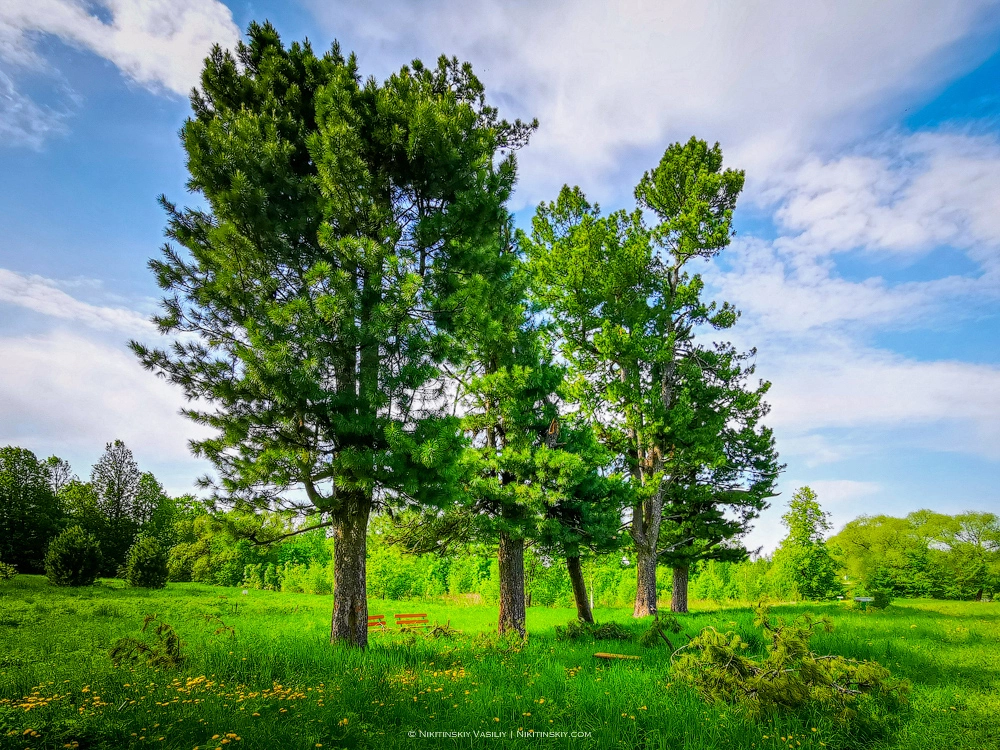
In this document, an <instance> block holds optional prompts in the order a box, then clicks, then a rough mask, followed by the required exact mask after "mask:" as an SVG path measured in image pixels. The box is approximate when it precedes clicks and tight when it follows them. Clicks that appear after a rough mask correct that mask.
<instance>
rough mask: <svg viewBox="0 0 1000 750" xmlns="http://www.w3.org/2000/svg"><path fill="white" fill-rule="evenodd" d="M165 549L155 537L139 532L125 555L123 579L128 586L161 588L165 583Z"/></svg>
mask: <svg viewBox="0 0 1000 750" xmlns="http://www.w3.org/2000/svg"><path fill="white" fill-rule="evenodd" d="M167 576H168V569H167V550H165V549H164V548H163V545H161V544H160V543H159V542H158V541H157V540H156V538H155V537H152V536H148V535H146V534H140V535H139V538H138V539H136V540H135V544H133V545H132V546H131V547H130V548H129V551H128V554H127V555H126V557H125V580H126V581H127V582H128V585H129V586H135V587H137V588H144V589H162V588H163V587H164V586H166V585H167Z"/></svg>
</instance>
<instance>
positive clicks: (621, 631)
mask: <svg viewBox="0 0 1000 750" xmlns="http://www.w3.org/2000/svg"><path fill="white" fill-rule="evenodd" d="M555 630H556V640H557V641H575V640H577V639H581V638H584V639H587V638H589V639H592V640H595V641H631V640H632V632H631V631H630V630H629V629H628V628H626V627H625V626H624V625H619V624H618V623H617V622H602V623H600V624H596V623H595V624H593V625H591V624H590V623H587V622H581V621H580V620H570V621H569V622H567V623H566V626H565V627H560V626H559V625H556V628H555Z"/></svg>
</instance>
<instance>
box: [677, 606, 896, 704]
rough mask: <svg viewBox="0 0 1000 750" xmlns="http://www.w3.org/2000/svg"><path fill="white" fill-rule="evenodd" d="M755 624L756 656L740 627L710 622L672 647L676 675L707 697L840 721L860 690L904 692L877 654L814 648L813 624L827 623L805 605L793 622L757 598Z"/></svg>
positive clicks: (887, 695) (879, 696) (828, 626)
mask: <svg viewBox="0 0 1000 750" xmlns="http://www.w3.org/2000/svg"><path fill="white" fill-rule="evenodd" d="M755 625H756V626H757V627H759V628H762V629H763V631H764V633H763V635H764V640H765V647H766V650H765V654H764V655H763V657H762V658H760V659H754V658H751V657H749V656H746V655H745V654H744V653H743V652H744V651H746V650H747V649H748V648H749V646H748V644H747V643H746V642H745V641H744V640H743V639H742V638H740V636H739V635H738V634H736V633H733V632H727V633H720V632H719V631H717V630H716V629H715V628H712V627H708V628H705V629H703V630H702V631H701V633H700V634H699V635H698V636H697V637H696V638H694V639H693V640H692V641H691V642H690V643H689V644H687V645H686V646H683V647H681V648H680V649H678V651H677V653H675V654H674V658H673V659H672V661H673V662H674V663H673V676H674V678H675V679H678V680H682V681H684V682H687V683H688V684H690V685H691V686H693V687H694V688H695V690H697V691H698V693H699V694H700V695H701V696H702V698H703V699H705V700H706V701H710V702H715V701H720V700H721V701H725V702H728V703H735V704H738V705H741V706H744V707H746V708H747V709H749V710H750V711H751V712H753V713H757V712H762V711H767V710H772V709H799V708H806V707H808V708H810V709H813V710H818V711H824V712H830V713H832V714H833V715H834V716H836V717H837V718H839V719H841V720H844V721H846V720H849V719H851V718H853V717H854V716H855V714H856V704H857V702H858V699H859V697H861V696H864V695H868V696H870V697H872V698H874V699H876V700H882V701H885V702H887V703H892V702H899V701H905V699H906V695H907V693H909V690H910V687H909V683H907V682H905V681H901V680H896V679H893V678H892V676H891V674H890V673H889V670H888V669H886V668H885V667H883V666H882V665H881V664H879V663H878V662H874V661H863V662H858V661H855V660H854V659H845V658H844V657H842V656H833V655H828V656H818V655H817V654H816V653H814V652H813V651H812V650H811V649H810V647H809V641H810V639H811V638H812V636H813V633H815V631H816V629H817V628H819V627H820V626H822V627H823V628H824V629H825V630H826V631H828V632H829V631H830V630H832V629H833V625H832V623H831V622H830V619H829V618H827V617H824V618H821V619H819V620H817V619H815V618H814V617H813V616H812V615H810V614H808V613H806V614H804V615H802V616H801V617H799V618H798V619H796V620H795V621H794V622H793V623H791V624H787V623H786V622H785V621H784V620H783V619H779V620H778V624H777V625H773V624H771V622H770V620H769V618H768V609H767V607H765V606H760V607H758V608H757V619H756V621H755ZM681 652H683V653H682V654H681ZM678 654H681V655H680V656H678Z"/></svg>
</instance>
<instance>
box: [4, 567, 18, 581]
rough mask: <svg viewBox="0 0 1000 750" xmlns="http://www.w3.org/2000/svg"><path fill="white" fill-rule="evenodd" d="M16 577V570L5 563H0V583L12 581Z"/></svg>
mask: <svg viewBox="0 0 1000 750" xmlns="http://www.w3.org/2000/svg"><path fill="white" fill-rule="evenodd" d="M16 575H17V568H15V567H14V566H13V565H10V564H8V563H5V562H0V581H10V580H13V579H14V577H15V576H16Z"/></svg>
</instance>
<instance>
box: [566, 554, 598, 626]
mask: <svg viewBox="0 0 1000 750" xmlns="http://www.w3.org/2000/svg"><path fill="white" fill-rule="evenodd" d="M566 570H568V571H569V580H570V582H571V583H572V584H573V598H574V599H575V600H576V616H577V618H578V619H579V620H580V621H581V622H589V623H590V624H591V625H593V623H594V613H593V612H591V611H590V601H589V600H588V599H587V582H586V581H584V580H583V566H582V565H581V564H580V556H579V555H567V556H566Z"/></svg>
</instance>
